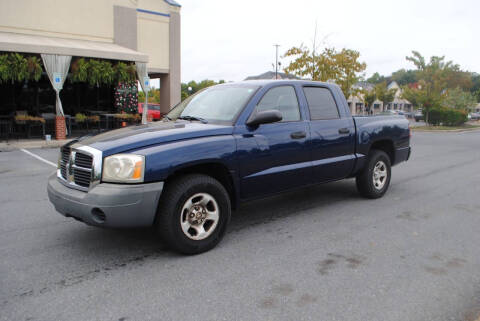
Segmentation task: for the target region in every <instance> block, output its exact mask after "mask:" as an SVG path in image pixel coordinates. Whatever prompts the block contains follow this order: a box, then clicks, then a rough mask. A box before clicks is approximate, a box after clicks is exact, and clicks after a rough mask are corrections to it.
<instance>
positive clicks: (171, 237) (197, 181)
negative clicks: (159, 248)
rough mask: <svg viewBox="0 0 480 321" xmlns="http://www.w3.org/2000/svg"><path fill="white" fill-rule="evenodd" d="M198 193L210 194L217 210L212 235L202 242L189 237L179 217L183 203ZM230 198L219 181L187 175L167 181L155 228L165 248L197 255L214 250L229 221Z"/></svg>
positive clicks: (201, 176)
mask: <svg viewBox="0 0 480 321" xmlns="http://www.w3.org/2000/svg"><path fill="white" fill-rule="evenodd" d="M197 193H207V194H209V195H211V196H212V197H213V198H214V199H215V201H216V203H217V205H218V210H219V219H218V223H217V225H216V226H215V228H214V230H213V231H212V232H211V234H210V235H209V236H208V237H207V238H205V239H202V240H193V239H191V238H189V237H188V236H187V235H186V234H185V233H184V232H183V230H182V227H181V223H180V220H181V216H182V215H185V214H184V213H182V207H183V206H184V204H185V202H186V201H187V200H189V198H191V197H192V196H194V195H195V194H197ZM230 216H231V206H230V197H229V196H228V193H227V191H226V190H225V188H224V187H223V185H222V184H220V182H218V181H217V180H216V179H214V178H212V177H210V176H207V175H201V174H189V175H185V176H181V177H179V178H177V179H174V180H173V181H171V182H168V183H167V185H166V186H165V189H164V192H163V193H162V196H161V197H160V204H159V207H158V211H157V216H156V220H155V229H156V230H157V231H158V233H159V235H160V237H161V238H162V239H163V240H164V241H165V242H166V243H167V245H168V246H169V247H170V248H171V249H173V250H175V251H177V252H180V253H183V254H199V253H202V252H206V251H208V250H210V249H212V248H214V247H215V246H216V245H217V244H218V243H219V242H220V241H221V240H222V238H223V236H224V234H225V231H226V229H227V225H228V223H229V222H230Z"/></svg>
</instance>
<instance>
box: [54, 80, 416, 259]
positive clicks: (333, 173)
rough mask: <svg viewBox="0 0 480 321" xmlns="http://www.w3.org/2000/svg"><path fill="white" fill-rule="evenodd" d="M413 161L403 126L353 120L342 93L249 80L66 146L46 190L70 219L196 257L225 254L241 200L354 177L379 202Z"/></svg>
mask: <svg viewBox="0 0 480 321" xmlns="http://www.w3.org/2000/svg"><path fill="white" fill-rule="evenodd" d="M409 156H410V129H409V125H408V121H407V120H406V119H405V118H404V117H402V116H370V117H356V116H354V117H352V115H351V114H350V109H349V106H348V104H347V101H346V99H345V97H344V95H343V93H342V91H341V90H340V88H339V87H338V86H337V85H334V84H330V83H321V82H314V81H303V80H301V81H290V80H288V81H283V80H280V81H279V80H269V81H245V82H237V83H227V84H222V85H217V86H213V87H209V88H207V89H205V90H203V91H201V92H198V93H196V94H195V95H192V96H190V97H189V98H187V99H185V100H184V101H182V102H181V103H179V104H178V105H177V106H175V107H174V108H173V109H172V110H171V111H170V113H168V114H167V115H166V116H165V117H164V119H163V121H160V122H156V123H149V124H146V125H137V126H131V127H126V128H122V129H118V130H113V131H110V132H105V133H101V134H98V135H95V136H89V137H84V138H80V139H78V140H76V141H73V142H71V143H69V144H67V145H65V146H63V147H62V148H61V150H60V155H59V159H58V169H57V172H56V173H55V174H54V175H52V176H51V177H50V178H49V180H48V188H47V189H48V196H49V199H50V201H51V202H52V203H53V204H54V206H55V209H56V210H57V211H58V212H60V213H61V214H62V215H64V216H67V217H72V218H75V219H77V220H79V221H82V222H84V223H86V224H89V225H94V226H100V227H112V228H122V227H146V226H153V227H154V228H155V229H156V230H157V231H158V233H159V235H160V236H161V237H162V238H163V239H164V240H165V241H166V243H167V244H168V245H169V246H170V247H171V248H172V249H174V250H176V251H179V252H181V253H186V254H196V253H201V252H204V251H207V250H209V249H211V248H213V247H214V246H215V245H217V244H218V242H219V241H220V240H221V239H222V237H223V235H224V234H225V231H226V229H227V225H228V223H229V220H230V216H231V211H232V210H234V209H236V208H237V207H238V206H239V204H241V203H242V202H245V201H248V200H252V199H256V198H263V197H266V196H268V195H272V194H276V193H280V192H284V191H288V190H292V189H295V188H299V187H303V186H307V185H312V184H318V183H326V182H331V181H336V180H340V179H345V178H353V177H355V179H356V186H357V189H358V191H359V193H360V194H361V195H363V196H364V197H367V198H372V199H374V198H379V197H382V196H383V195H384V194H385V192H386V191H387V189H388V187H389V184H390V180H391V177H392V173H391V167H392V166H393V165H396V164H398V163H400V162H403V161H407V160H408V158H409Z"/></svg>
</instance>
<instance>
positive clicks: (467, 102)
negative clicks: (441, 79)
mask: <svg viewBox="0 0 480 321" xmlns="http://www.w3.org/2000/svg"><path fill="white" fill-rule="evenodd" d="M443 104H444V106H446V107H450V108H455V109H460V110H466V111H472V110H473V109H474V108H475V106H476V105H477V100H476V98H475V97H474V96H473V95H472V94H471V93H470V92H469V91H463V90H462V89H460V88H459V87H457V88H454V89H449V90H448V92H447V94H446V97H445V99H444V102H443Z"/></svg>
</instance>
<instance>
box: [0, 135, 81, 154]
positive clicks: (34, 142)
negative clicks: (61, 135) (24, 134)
mask: <svg viewBox="0 0 480 321" xmlns="http://www.w3.org/2000/svg"><path fill="white" fill-rule="evenodd" d="M73 139H75V138H70V139H65V140H51V141H46V140H44V139H19V140H16V139H12V140H9V141H8V143H7V142H6V141H4V140H3V141H0V152H9V151H12V150H16V149H21V148H25V149H30V148H58V147H60V146H63V145H65V144H66V143H68V142H70V141H72V140H73Z"/></svg>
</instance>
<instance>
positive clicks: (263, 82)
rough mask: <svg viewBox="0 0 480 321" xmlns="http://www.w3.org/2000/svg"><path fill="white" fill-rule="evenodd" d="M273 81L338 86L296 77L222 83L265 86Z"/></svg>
mask: <svg viewBox="0 0 480 321" xmlns="http://www.w3.org/2000/svg"><path fill="white" fill-rule="evenodd" d="M273 83H280V84H300V85H307V86H308V85H320V84H321V85H323V86H325V87H338V85H336V84H333V83H328V82H321V81H314V80H303V79H301V80H296V79H277V80H275V79H258V80H242V81H235V82H228V83H224V84H222V85H254V86H260V87H264V86H267V85H271V84H273Z"/></svg>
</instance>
